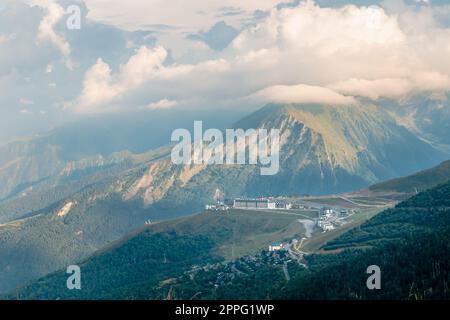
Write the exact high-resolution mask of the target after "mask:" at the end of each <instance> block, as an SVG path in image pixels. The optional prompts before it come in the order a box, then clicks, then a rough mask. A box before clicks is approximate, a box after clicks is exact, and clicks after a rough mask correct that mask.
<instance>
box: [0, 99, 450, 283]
mask: <svg viewBox="0 0 450 320" xmlns="http://www.w3.org/2000/svg"><path fill="white" fill-rule="evenodd" d="M235 128H244V129H246V128H267V129H271V128H278V129H280V130H281V150H280V172H279V174H277V175H275V176H261V175H260V166H259V165H210V166H207V165H175V164H173V163H172V162H171V160H170V157H169V154H170V148H169V147H163V148H161V149H158V150H155V151H152V152H148V153H145V154H133V153H130V152H117V153H114V154H112V155H109V156H106V155H105V156H93V157H92V158H81V159H78V160H77V161H73V162H71V163H72V164H71V165H69V166H68V165H67V164H65V165H64V168H67V170H64V169H63V170H62V171H60V170H55V171H56V173H55V174H54V175H53V176H52V175H51V173H44V174H42V176H47V175H50V176H48V177H47V178H45V179H44V180H43V181H41V182H39V183H35V184H33V185H31V186H29V187H27V188H25V189H21V192H20V193H18V194H16V195H15V196H11V197H10V198H9V199H8V200H7V201H3V202H1V203H0V241H1V243H2V246H1V247H0V257H2V259H0V291H5V290H10V289H11V288H14V287H16V286H17V285H21V284H24V283H26V282H27V281H30V280H32V279H35V278H38V277H41V276H43V275H45V274H47V273H49V272H52V271H55V270H57V269H60V268H63V267H64V266H66V265H68V264H70V263H76V262H78V261H80V260H82V259H85V258H87V257H88V256H89V255H91V254H92V253H93V252H95V251H96V250H98V249H100V248H102V247H104V246H105V245H107V244H108V243H110V242H112V241H114V240H117V239H119V238H120V237H122V236H124V235H126V234H127V233H128V232H130V231H131V230H133V229H136V228H139V227H142V226H143V225H144V223H145V222H146V221H148V220H149V219H151V220H152V221H159V220H167V219H171V218H176V217H178V216H182V215H188V214H192V213H195V212H199V211H200V210H202V209H203V207H204V205H205V204H207V203H211V202H212V201H215V199H218V198H232V197H243V196H251V197H256V196H270V195H289V194H297V195H298V194H305V193H308V194H325V193H337V192H343V191H349V190H353V189H360V188H363V187H366V186H368V185H369V184H371V183H372V182H376V181H380V180H383V179H389V178H393V177H398V176H400V175H406V174H410V173H411V172H414V171H418V170H421V169H424V168H426V167H431V166H432V165H435V164H436V163H438V162H439V161H440V160H442V159H443V158H444V157H445V156H444V155H443V154H442V153H441V152H439V151H437V150H435V149H434V148H433V147H431V146H430V145H428V144H427V143H426V142H423V141H422V140H420V139H418V138H416V137H415V136H414V135H413V134H412V133H411V132H409V131H408V130H407V129H405V128H404V127H402V126H399V125H397V124H396V123H395V122H394V121H393V120H392V119H391V118H390V117H389V115H388V114H386V113H385V112H383V111H382V110H379V109H378V108H377V107H376V106H373V105H358V106H339V107H334V106H325V105H268V106H266V107H265V108H263V109H261V110H259V111H257V112H255V113H253V114H251V115H249V116H248V117H246V118H244V119H242V121H240V122H238V123H236V125H235ZM27 148H28V147H25V149H27ZM67 148H69V146H67ZM69 149H70V148H69ZM39 150H44V149H42V148H37V149H36V152H38V151H39ZM31 154H33V152H31ZM45 155H46V153H45ZM28 157H29V155H24V156H23V159H25V160H26V159H27V158H28ZM44 158H45V157H44ZM57 158H58V157H55V159H57ZM89 159H91V160H89ZM25 160H24V161H25ZM41 161H44V160H39V161H37V162H36V164H35V165H34V166H36V167H38V168H39V169H41V166H40V164H39V163H40V162H41ZM56 161H57V160H56ZM44 162H45V161H44ZM48 162H49V163H50V164H49V167H53V165H52V161H48ZM67 166H68V167H67ZM25 167H27V166H25ZM32 167H33V166H32ZM5 172H9V171H8V170H7V171H5Z"/></svg>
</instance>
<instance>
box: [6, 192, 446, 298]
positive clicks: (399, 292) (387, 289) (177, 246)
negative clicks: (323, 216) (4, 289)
mask: <svg viewBox="0 0 450 320" xmlns="http://www.w3.org/2000/svg"><path fill="white" fill-rule="evenodd" d="M449 199H450V183H446V184H444V185H440V186H438V187H436V188H433V189H431V190H428V191H424V192H422V193H419V194H418V195H416V196H414V197H413V198H411V199H409V200H406V201H404V202H402V203H400V204H398V205H397V206H396V207H395V208H391V209H388V210H386V211H384V212H382V213H380V214H378V215H376V216H375V217H373V218H372V219H370V220H368V221H367V222H365V223H363V224H362V225H361V226H359V227H357V228H354V229H352V230H350V231H348V232H346V233H345V234H343V235H342V236H340V237H338V238H337V239H334V240H331V241H330V242H329V243H327V244H325V245H324V246H323V248H322V250H323V252H324V253H322V254H313V255H308V256H305V257H304V259H305V263H306V266H307V268H305V267H304V266H301V265H299V264H297V262H289V261H288V262H286V263H287V264H286V268H287V270H289V271H288V272H289V273H290V274H291V279H290V280H289V281H286V279H285V277H284V276H283V269H282V268H281V266H280V265H279V264H276V263H275V264H273V262H271V258H269V257H270V256H268V255H267V253H262V254H261V257H262V258H261V259H259V258H258V257H257V256H251V257H250V258H248V259H245V258H244V259H239V260H235V261H234V262H232V263H231V264H221V265H219V267H217V266H215V267H212V264H214V263H217V262H220V261H222V257H221V256H220V254H218V253H219V252H220V251H218V250H217V247H218V246H220V245H221V244H222V245H223V244H224V243H226V241H225V242H224V239H230V234H227V233H230V232H232V230H233V227H232V225H230V224H229V223H230V221H233V220H234V219H237V221H236V223H237V224H236V226H238V227H239V229H240V230H241V231H240V232H238V233H237V234H238V235H239V236H238V237H237V238H236V239H235V240H236V241H243V240H248V238H247V239H246V237H245V234H246V233H245V227H246V226H247V227H251V226H252V227H253V228H254V229H257V230H261V231H264V230H265V231H266V232H267V231H269V230H270V228H271V227H270V225H271V226H272V227H275V228H279V226H275V225H274V223H277V224H278V223H280V222H279V221H276V220H270V218H269V217H261V216H259V214H256V215H252V214H251V213H246V214H245V215H246V216H247V217H248V219H252V221H244V220H243V219H244V218H243V216H240V217H237V216H233V217H228V216H227V215H223V214H209V216H208V215H206V216H205V215H198V216H195V217H193V218H184V219H181V220H178V221H175V222H174V223H170V222H165V223H161V224H156V225H154V226H150V227H147V228H146V229H145V230H141V231H140V232H137V233H135V234H133V235H131V236H130V237H128V238H125V239H124V240H123V241H121V242H119V243H115V244H114V245H112V246H111V247H109V248H107V249H106V250H103V251H101V252H98V253H97V254H96V255H94V256H93V257H91V258H90V259H88V260H87V261H85V262H84V263H83V264H82V265H81V269H82V270H83V273H82V276H83V279H85V280H84V281H85V282H83V283H84V284H85V287H83V290H80V291H75V292H74V291H69V290H67V288H66V287H65V286H66V279H67V274H65V272H64V271H60V272H57V273H54V274H51V275H49V276H47V277H45V278H43V279H41V280H39V281H36V282H34V283H32V284H30V285H28V286H25V287H24V288H21V289H19V290H17V291H16V292H15V293H14V294H12V295H11V296H9V298H16V297H20V298H22V299H56V298H62V299H163V298H165V297H166V296H167V295H171V296H172V297H175V298H177V299H189V298H190V297H193V296H194V294H195V292H197V294H195V296H196V297H197V298H201V299H267V298H275V299H443V298H445V299H448V298H450V288H449V286H448V283H449V280H450V272H449V270H450V264H449V261H450V247H449V245H448V244H449V240H450V232H449V231H450V200H449ZM262 215H264V214H262ZM267 219H269V220H267ZM195 220H199V221H204V222H205V223H204V224H203V223H202V224H199V223H198V221H197V222H196V221H195ZM206 222H208V223H206ZM224 222H227V223H224ZM242 222H244V224H243V225H242V224H241V223H242ZM198 228H200V229H198ZM267 228H269V229H267ZM214 230H215V232H214ZM243 235H244V238H242V236H243ZM252 237H253V236H252ZM231 238H233V237H231ZM280 254H282V253H280ZM370 265H377V266H379V267H380V268H381V272H382V273H381V279H382V282H381V283H382V290H374V291H371V290H368V289H367V287H366V280H367V277H368V275H367V273H366V269H367V267H368V266H370ZM200 266H203V269H202V268H200ZM230 268H231V269H233V268H234V271H233V274H234V276H233V277H231V278H228V280H226V281H222V282H221V284H220V285H218V286H217V285H216V286H215V285H212V282H211V281H215V279H216V278H217V277H218V276H220V275H221V274H227V273H229V272H230V270H229V269H230ZM248 268H250V269H248ZM195 269H199V270H200V271H199V272H197V273H195V276H194V275H193V273H192V270H195ZM236 270H237V271H236ZM244 270H245V271H244ZM248 270H251V271H250V273H248ZM213 279H214V280H213ZM169 288H171V289H169ZM168 292H169V293H168Z"/></svg>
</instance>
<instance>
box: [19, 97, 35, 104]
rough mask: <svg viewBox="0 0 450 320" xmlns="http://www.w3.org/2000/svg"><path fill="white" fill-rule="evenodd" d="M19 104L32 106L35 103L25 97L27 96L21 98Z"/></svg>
mask: <svg viewBox="0 0 450 320" xmlns="http://www.w3.org/2000/svg"><path fill="white" fill-rule="evenodd" d="M19 104H21V105H24V106H30V105H32V104H34V101H32V100H29V99H25V98H20V99H19Z"/></svg>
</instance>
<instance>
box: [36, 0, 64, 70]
mask: <svg viewBox="0 0 450 320" xmlns="http://www.w3.org/2000/svg"><path fill="white" fill-rule="evenodd" d="M33 3H34V4H35V5H38V6H41V7H43V8H45V10H46V15H45V16H44V17H43V18H42V20H41V23H40V24H39V29H38V35H37V38H38V41H49V42H50V43H52V44H53V45H54V46H55V47H56V48H57V49H58V50H59V51H60V52H61V54H62V55H63V57H64V59H65V61H66V66H67V68H69V69H73V65H72V61H71V60H70V52H71V48H70V44H69V42H68V41H67V40H66V39H64V37H63V36H62V35H60V34H58V33H57V32H56V31H55V25H56V24H57V23H58V22H59V21H60V20H61V19H62V18H63V17H64V14H65V10H64V8H63V7H62V6H60V5H59V4H58V3H56V2H55V1H54V0H34V1H33Z"/></svg>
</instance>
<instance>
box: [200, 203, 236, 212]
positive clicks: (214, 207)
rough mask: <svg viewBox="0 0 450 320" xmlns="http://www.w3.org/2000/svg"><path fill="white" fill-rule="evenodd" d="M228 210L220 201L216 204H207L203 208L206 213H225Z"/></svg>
mask: <svg viewBox="0 0 450 320" xmlns="http://www.w3.org/2000/svg"><path fill="white" fill-rule="evenodd" d="M229 209H230V207H228V206H227V205H226V204H224V203H223V202H220V201H219V202H217V204H207V205H206V206H205V210H207V211H227V210H229Z"/></svg>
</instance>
